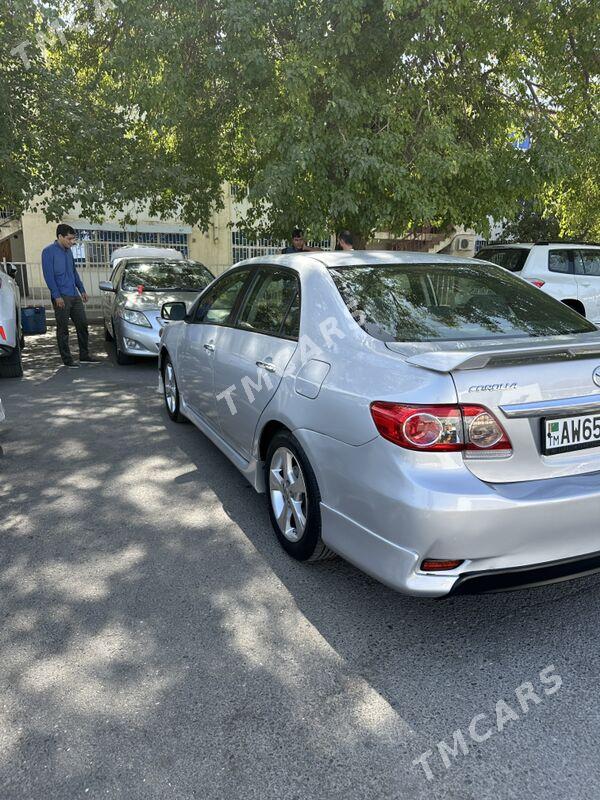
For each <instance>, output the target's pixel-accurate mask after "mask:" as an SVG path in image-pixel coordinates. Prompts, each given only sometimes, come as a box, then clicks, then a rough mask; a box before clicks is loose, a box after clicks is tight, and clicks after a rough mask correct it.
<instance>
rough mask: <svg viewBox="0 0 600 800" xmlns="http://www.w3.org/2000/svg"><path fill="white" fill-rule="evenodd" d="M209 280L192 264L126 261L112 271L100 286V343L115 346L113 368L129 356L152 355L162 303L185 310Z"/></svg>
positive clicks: (144, 259)
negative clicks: (176, 302) (173, 303)
mask: <svg viewBox="0 0 600 800" xmlns="http://www.w3.org/2000/svg"><path fill="white" fill-rule="evenodd" d="M212 280H213V274H212V273H211V272H210V270H208V269H207V268H206V267H205V266H204V265H203V264H200V263H199V262H198V261H190V260H187V259H177V260H176V259H172V260H169V259H160V258H148V257H140V258H126V259H121V260H120V261H119V262H118V265H117V266H116V267H115V268H114V270H113V273H112V275H111V280H110V281H101V283H100V285H99V286H100V289H101V291H102V315H103V317H104V338H105V339H106V341H113V340H114V342H115V349H116V359H117V363H118V364H129V363H130V362H131V360H132V356H153V357H154V358H156V356H157V355H158V345H159V339H160V331H161V328H162V325H163V321H162V319H161V316H160V310H161V307H162V305H163V304H164V303H166V302H169V301H174V300H179V301H181V302H183V303H185V304H186V305H187V306H188V307H189V306H191V305H192V303H193V302H194V300H195V299H196V297H197V296H198V293H199V292H201V291H202V290H203V289H204V288H206V286H208V284H209V283H211V281H212Z"/></svg>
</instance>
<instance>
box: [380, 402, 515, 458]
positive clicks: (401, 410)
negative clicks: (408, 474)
mask: <svg viewBox="0 0 600 800" xmlns="http://www.w3.org/2000/svg"><path fill="white" fill-rule="evenodd" d="M371 416H372V417H373V421H374V423H375V425H376V427H377V430H378V431H379V433H380V434H381V436H383V438H384V439H388V440H389V441H390V442H393V443H394V444H397V445H399V446H400V447H404V448H406V449H407V450H423V451H427V452H432V451H435V452H464V453H465V454H466V455H467V456H468V455H476V454H479V455H484V454H486V453H487V454H490V455H491V454H494V455H498V456H500V455H510V454H511V452H512V445H511V443H510V439H509V438H508V436H507V435H506V432H505V431H504V428H503V427H502V425H500V423H499V422H498V420H497V419H496V417H495V416H494V415H493V414H492V413H491V411H488V409H487V408H484V407H483V406H473V405H456V406H447V405H439V406H438V405H435V406H412V405H411V406H409V405H404V404H402V403H386V402H383V401H381V402H379V401H378V402H376V403H371Z"/></svg>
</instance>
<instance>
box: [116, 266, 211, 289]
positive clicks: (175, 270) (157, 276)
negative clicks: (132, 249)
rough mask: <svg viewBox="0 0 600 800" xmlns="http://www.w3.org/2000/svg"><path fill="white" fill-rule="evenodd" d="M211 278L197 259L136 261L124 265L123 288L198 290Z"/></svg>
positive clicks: (206, 284)
mask: <svg viewBox="0 0 600 800" xmlns="http://www.w3.org/2000/svg"><path fill="white" fill-rule="evenodd" d="M212 280H213V276H212V274H211V273H210V272H209V271H208V270H207V268H206V267H205V266H204V265H203V264H200V263H199V262H198V261H136V262H134V263H132V264H128V265H127V266H126V267H125V273H124V274H123V283H122V286H123V289H124V290H125V291H131V292H133V291H136V290H138V289H139V287H142V288H143V290H144V291H146V292H163V291H183V292H187V291H190V292H199V291H201V290H202V289H204V287H205V286H208V284H209V283H210V282H211V281H212Z"/></svg>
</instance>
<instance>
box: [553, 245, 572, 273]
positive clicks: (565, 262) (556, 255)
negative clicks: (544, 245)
mask: <svg viewBox="0 0 600 800" xmlns="http://www.w3.org/2000/svg"><path fill="white" fill-rule="evenodd" d="M572 262H573V251H572V250H550V252H549V253H548V269H549V270H550V272H572V271H573V270H572V269H571V264H572Z"/></svg>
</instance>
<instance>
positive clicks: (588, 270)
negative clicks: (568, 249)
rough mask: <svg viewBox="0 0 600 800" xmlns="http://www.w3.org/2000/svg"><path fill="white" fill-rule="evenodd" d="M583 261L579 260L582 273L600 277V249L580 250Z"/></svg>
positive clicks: (579, 270)
mask: <svg viewBox="0 0 600 800" xmlns="http://www.w3.org/2000/svg"><path fill="white" fill-rule="evenodd" d="M579 255H580V257H581V261H579V260H578V264H579V269H578V270H577V272H580V273H581V274H582V275H593V276H595V277H597V278H600V250H580V251H579Z"/></svg>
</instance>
